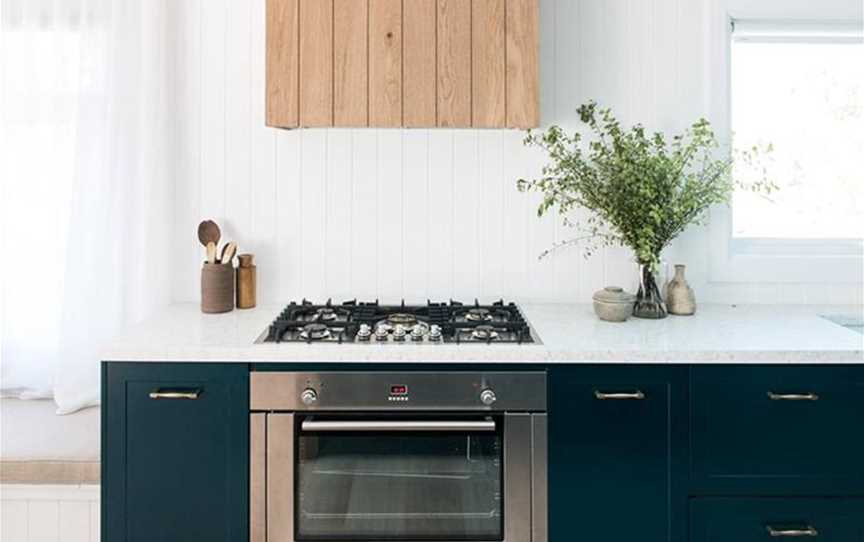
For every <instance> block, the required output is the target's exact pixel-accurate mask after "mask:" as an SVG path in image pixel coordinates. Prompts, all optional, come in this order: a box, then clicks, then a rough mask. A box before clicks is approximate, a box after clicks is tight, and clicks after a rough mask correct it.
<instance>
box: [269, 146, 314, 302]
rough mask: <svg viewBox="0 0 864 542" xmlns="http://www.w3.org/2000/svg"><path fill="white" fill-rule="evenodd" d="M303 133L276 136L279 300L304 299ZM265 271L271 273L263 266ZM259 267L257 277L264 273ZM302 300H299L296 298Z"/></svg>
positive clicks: (277, 292)
mask: <svg viewBox="0 0 864 542" xmlns="http://www.w3.org/2000/svg"><path fill="white" fill-rule="evenodd" d="M302 143H303V140H302V132H300V131H298V130H292V131H287V130H281V131H279V132H278V133H277V135H276V193H275V194H274V195H273V197H274V200H275V202H276V220H275V222H276V266H275V269H273V271H276V270H278V274H279V276H278V277H277V281H278V282H277V285H278V286H277V289H276V296H277V299H295V298H297V297H298V296H302V295H303V293H302V291H301V290H302V287H301V282H302V272H301V267H300V254H301V242H302V235H303V233H304V228H303V222H302V220H301V215H300V212H301V208H302V202H301V198H302V187H301V185H300V162H301V160H302V154H301V148H302ZM263 269H264V272H265V273H266V272H267V271H269V269H268V268H267V267H264V268H263ZM261 271H262V270H261V269H260V268H259V270H258V274H259V275H260V274H261ZM296 300H297V301H299V299H296Z"/></svg>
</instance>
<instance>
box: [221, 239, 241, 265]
mask: <svg viewBox="0 0 864 542" xmlns="http://www.w3.org/2000/svg"><path fill="white" fill-rule="evenodd" d="M236 253H237V243H235V242H234V241H231V242H230V243H227V244H226V245H225V246H224V247H222V257H221V258H219V261H220V262H221V263H222V264H223V265H231V262H232V260H233V259H234V254H236Z"/></svg>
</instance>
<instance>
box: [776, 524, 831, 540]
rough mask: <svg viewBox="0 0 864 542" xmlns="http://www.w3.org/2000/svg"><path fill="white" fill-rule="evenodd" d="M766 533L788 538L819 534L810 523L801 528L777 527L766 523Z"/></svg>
mask: <svg viewBox="0 0 864 542" xmlns="http://www.w3.org/2000/svg"><path fill="white" fill-rule="evenodd" d="M767 529H768V534H769V535H771V536H772V537H774V538H778V537H788V538H801V537H804V536H809V537H814V536H819V531H817V530H816V528H815V527H811V526H810V525H808V526H806V527H804V528H802V529H778V528H775V527H772V526H771V525H768V527H767Z"/></svg>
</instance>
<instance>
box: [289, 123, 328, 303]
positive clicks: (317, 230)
mask: <svg viewBox="0 0 864 542" xmlns="http://www.w3.org/2000/svg"><path fill="white" fill-rule="evenodd" d="M328 133H329V132H328V131H327V130H321V129H318V130H306V131H305V132H303V133H302V136H301V137H302V138H303V143H302V145H301V153H302V155H301V157H300V164H301V168H300V231H301V232H302V234H301V237H300V253H299V254H298V255H297V257H298V258H299V259H300V273H301V274H300V291H301V292H302V295H304V296H308V297H310V298H311V299H318V300H320V299H324V298H325V297H326V292H327V284H326V278H327V277H326V276H325V274H324V270H325V268H326V267H327V253H326V250H325V249H326V243H325V242H324V240H325V237H324V236H325V233H326V228H327V216H328V214H329V211H330V210H329V209H328V208H327V204H326V201H327V200H326V194H327V171H328V169H329V167H328V165H329V160H328V157H327V136H328Z"/></svg>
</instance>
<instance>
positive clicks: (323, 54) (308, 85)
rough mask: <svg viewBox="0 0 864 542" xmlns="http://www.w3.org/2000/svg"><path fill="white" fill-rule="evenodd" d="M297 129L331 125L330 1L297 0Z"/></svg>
mask: <svg viewBox="0 0 864 542" xmlns="http://www.w3.org/2000/svg"><path fill="white" fill-rule="evenodd" d="M299 13H300V15H299V25H300V126H310V127H314V126H332V125H333V0H300V11H299Z"/></svg>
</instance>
